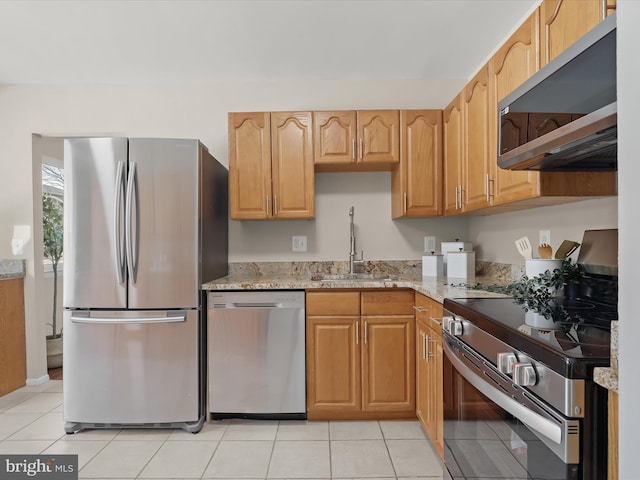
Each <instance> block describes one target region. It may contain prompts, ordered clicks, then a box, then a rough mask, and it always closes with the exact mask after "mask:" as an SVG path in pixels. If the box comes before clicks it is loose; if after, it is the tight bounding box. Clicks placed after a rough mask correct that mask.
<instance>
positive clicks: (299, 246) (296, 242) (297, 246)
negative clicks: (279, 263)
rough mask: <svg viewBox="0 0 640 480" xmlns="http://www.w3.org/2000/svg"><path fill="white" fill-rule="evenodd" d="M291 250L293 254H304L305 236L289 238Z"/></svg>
mask: <svg viewBox="0 0 640 480" xmlns="http://www.w3.org/2000/svg"><path fill="white" fill-rule="evenodd" d="M291 250H292V251H294V252H306V251H307V236H306V235H294V236H293V237H291Z"/></svg>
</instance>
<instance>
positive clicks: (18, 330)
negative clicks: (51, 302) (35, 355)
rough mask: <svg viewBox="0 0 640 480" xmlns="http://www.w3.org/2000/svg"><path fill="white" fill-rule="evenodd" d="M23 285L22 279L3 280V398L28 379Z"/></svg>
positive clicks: (0, 288) (0, 326)
mask: <svg viewBox="0 0 640 480" xmlns="http://www.w3.org/2000/svg"><path fill="white" fill-rule="evenodd" d="M23 285H24V281H23V279H22V278H12V279H6V280H0V397H1V396H2V395H4V394H6V393H9V392H13V391H14V390H17V389H18V388H20V387H24V386H25V383H26V380H27V366H26V365H27V363H26V362H27V360H26V358H27V357H26V344H25V333H24V286H23Z"/></svg>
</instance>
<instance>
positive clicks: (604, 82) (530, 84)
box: [497, 13, 618, 171]
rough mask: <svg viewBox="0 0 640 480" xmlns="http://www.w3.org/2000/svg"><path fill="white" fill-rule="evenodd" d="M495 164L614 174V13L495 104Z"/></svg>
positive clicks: (615, 131) (615, 114)
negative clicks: (496, 138)
mask: <svg viewBox="0 0 640 480" xmlns="http://www.w3.org/2000/svg"><path fill="white" fill-rule="evenodd" d="M498 118H499V123H498V152H497V153H498V166H499V167H500V168H503V169H508V170H551V171H572V170H574V171H598V170H602V171H604V170H616V168H617V155H618V147H617V143H618V131H617V130H618V129H617V123H618V114H617V95H616V14H615V13H614V14H612V15H610V16H609V17H607V18H606V19H605V20H603V21H602V22H600V23H599V24H598V25H596V26H595V27H594V28H593V29H592V30H590V31H589V32H587V33H586V34H585V35H584V36H583V37H582V38H580V39H579V40H578V41H577V42H575V43H574V44H573V45H571V46H570V47H569V48H567V49H566V50H565V51H564V52H562V53H561V54H560V55H558V56H557V57H556V58H554V59H553V60H552V61H551V62H549V64H547V65H545V66H544V67H543V68H542V69H540V70H539V71H538V72H537V73H535V74H534V75H533V76H531V78H529V79H528V80H527V81H526V82H524V83H523V84H522V85H521V86H520V87H518V88H517V89H516V90H514V91H513V92H512V93H510V94H509V95H507V96H506V97H505V98H504V99H502V100H501V101H500V102H499V103H498Z"/></svg>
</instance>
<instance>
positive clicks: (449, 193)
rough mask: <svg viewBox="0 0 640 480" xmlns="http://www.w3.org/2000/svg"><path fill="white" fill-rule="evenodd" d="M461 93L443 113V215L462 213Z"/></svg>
mask: <svg viewBox="0 0 640 480" xmlns="http://www.w3.org/2000/svg"><path fill="white" fill-rule="evenodd" d="M462 95H463V92H460V93H459V94H458V96H457V97H456V98H454V99H453V101H452V102H451V103H450V104H449V105H448V106H447V108H445V110H444V115H443V128H442V130H443V134H444V142H443V143H444V158H443V164H444V182H443V186H444V191H443V195H442V196H443V204H444V214H445V215H455V214H457V213H462V209H461V208H460V191H459V190H460V187H461V184H462V153H463V145H462V144H463V138H464V126H463V122H462Z"/></svg>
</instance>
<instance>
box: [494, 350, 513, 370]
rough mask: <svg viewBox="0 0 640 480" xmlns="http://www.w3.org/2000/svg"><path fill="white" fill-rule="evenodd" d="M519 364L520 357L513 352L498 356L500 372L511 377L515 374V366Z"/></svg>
mask: <svg viewBox="0 0 640 480" xmlns="http://www.w3.org/2000/svg"><path fill="white" fill-rule="evenodd" d="M517 362H518V357H516V354H515V353H513V352H503V353H499V354H498V360H497V362H496V363H497V365H498V371H499V372H500V373H504V374H506V375H509V374H510V373H512V372H513V366H514V365H515V364H516V363H517Z"/></svg>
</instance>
